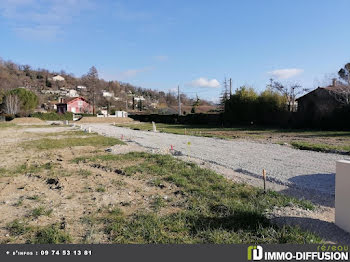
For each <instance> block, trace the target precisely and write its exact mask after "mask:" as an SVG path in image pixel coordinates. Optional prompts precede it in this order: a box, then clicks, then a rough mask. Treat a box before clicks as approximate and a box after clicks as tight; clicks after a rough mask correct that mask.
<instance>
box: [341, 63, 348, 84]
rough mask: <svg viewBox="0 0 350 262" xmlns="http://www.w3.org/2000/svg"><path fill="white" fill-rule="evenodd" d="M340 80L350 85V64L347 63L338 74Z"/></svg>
mask: <svg viewBox="0 0 350 262" xmlns="http://www.w3.org/2000/svg"><path fill="white" fill-rule="evenodd" d="M338 75H339V78H340V79H341V80H344V81H345V82H346V83H347V84H348V85H350V63H347V64H346V65H345V66H344V67H343V68H341V69H340V70H339V72H338Z"/></svg>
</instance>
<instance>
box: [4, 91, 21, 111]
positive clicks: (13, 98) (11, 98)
mask: <svg viewBox="0 0 350 262" xmlns="http://www.w3.org/2000/svg"><path fill="white" fill-rule="evenodd" d="M18 111H19V99H18V96H17V95H14V94H7V95H6V96H5V99H4V112H5V114H9V115H15V114H17V113H18Z"/></svg>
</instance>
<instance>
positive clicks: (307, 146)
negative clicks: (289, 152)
mask: <svg viewBox="0 0 350 262" xmlns="http://www.w3.org/2000/svg"><path fill="white" fill-rule="evenodd" d="M290 144H291V145H292V146H293V147H295V148H298V149H301V150H310V151H318V152H341V153H350V145H342V146H335V145H327V144H315V143H308V142H291V143H290Z"/></svg>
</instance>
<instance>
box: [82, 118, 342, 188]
mask: <svg viewBox="0 0 350 262" xmlns="http://www.w3.org/2000/svg"><path fill="white" fill-rule="evenodd" d="M84 127H85V128H87V127H91V129H92V130H93V131H94V132H98V133H99V134H103V135H105V136H110V137H116V138H119V139H120V138H121V137H122V136H123V138H124V140H129V141H132V142H135V143H137V144H139V145H141V146H143V147H146V148H148V149H150V150H154V151H155V152H164V151H166V150H169V149H170V146H171V145H173V147H174V150H176V151H179V152H181V153H182V154H183V155H189V156H191V157H194V158H197V159H201V160H203V161H207V162H211V163H215V164H218V165H221V166H224V167H226V168H230V169H233V170H235V171H237V172H241V173H245V174H247V175H250V176H255V177H260V176H261V173H262V169H266V171H267V177H268V180H269V181H271V182H275V183H279V184H283V185H287V186H289V187H296V188H299V189H306V190H316V191H318V192H320V193H323V194H327V195H328V194H330V195H334V187H335V161H336V160H340V159H344V158H348V157H347V156H343V155H338V154H330V153H319V152H312V151H305V150H297V149H293V148H289V147H287V146H281V145H276V144H264V143H257V142H250V141H246V140H222V139H216V138H206V137H194V136H185V135H175V134H167V133H154V132H148V131H138V130H132V129H128V128H122V127H114V126H112V125H109V124H90V125H84ZM188 142H190V145H188Z"/></svg>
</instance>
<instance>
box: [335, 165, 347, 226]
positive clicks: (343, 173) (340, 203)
mask: <svg viewBox="0 0 350 262" xmlns="http://www.w3.org/2000/svg"><path fill="white" fill-rule="evenodd" d="M349 188H350V161H347V160H341V161H338V162H337V174H336V176H335V224H336V225H337V226H338V227H340V228H342V229H344V230H345V231H347V232H349V233H350V204H349V199H350V190H349Z"/></svg>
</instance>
